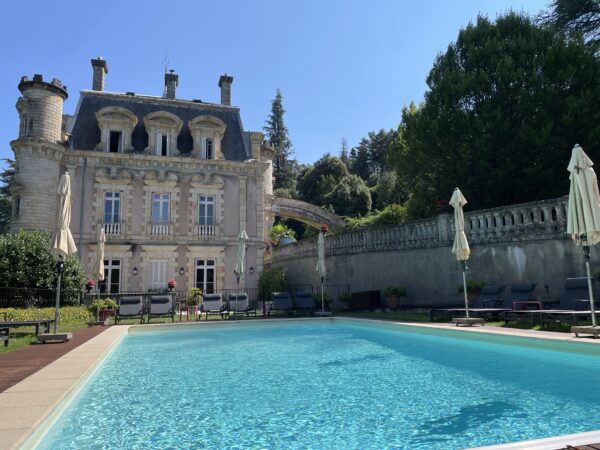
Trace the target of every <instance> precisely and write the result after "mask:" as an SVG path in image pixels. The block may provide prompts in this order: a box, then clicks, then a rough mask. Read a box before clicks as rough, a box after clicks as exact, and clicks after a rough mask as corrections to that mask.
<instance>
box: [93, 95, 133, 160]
mask: <svg viewBox="0 0 600 450" xmlns="http://www.w3.org/2000/svg"><path fill="white" fill-rule="evenodd" d="M96 119H97V120H98V128H100V143H99V144H98V145H97V146H96V149H97V150H101V151H103V152H109V153H123V152H129V151H133V146H132V145H131V134H132V133H133V129H134V128H135V126H136V125H137V123H138V119H137V117H136V116H135V115H134V114H133V113H132V112H131V111H129V110H128V109H126V108H121V107H119V106H108V107H106V108H102V109H101V110H100V111H98V112H97V113H96Z"/></svg>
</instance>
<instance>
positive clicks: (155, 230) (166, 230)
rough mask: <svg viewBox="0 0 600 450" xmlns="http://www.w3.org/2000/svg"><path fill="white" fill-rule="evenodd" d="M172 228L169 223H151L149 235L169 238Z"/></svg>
mask: <svg viewBox="0 0 600 450" xmlns="http://www.w3.org/2000/svg"><path fill="white" fill-rule="evenodd" d="M171 231H172V226H171V224H170V223H151V224H150V234H151V235H152V236H170V235H171Z"/></svg>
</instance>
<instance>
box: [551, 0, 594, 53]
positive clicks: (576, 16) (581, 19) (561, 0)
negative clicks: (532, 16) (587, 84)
mask: <svg viewBox="0 0 600 450" xmlns="http://www.w3.org/2000/svg"><path fill="white" fill-rule="evenodd" d="M548 6H549V9H550V11H549V12H547V13H543V14H541V16H540V18H541V19H542V22H543V23H545V24H546V25H552V26H555V27H556V28H558V29H559V30H560V31H563V32H566V33H572V32H575V33H580V34H581V35H582V36H584V38H585V39H586V41H587V43H588V45H589V46H590V48H592V50H593V51H595V52H596V53H597V52H599V51H600V2H599V1H598V0H551V2H550V4H549V5H548Z"/></svg>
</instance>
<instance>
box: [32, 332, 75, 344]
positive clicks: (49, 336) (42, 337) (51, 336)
mask: <svg viewBox="0 0 600 450" xmlns="http://www.w3.org/2000/svg"><path fill="white" fill-rule="evenodd" d="M72 337H73V333H71V332H70V331H67V332H66V333H42V334H38V337H37V339H38V342H39V343H42V344H45V343H46V342H50V341H61V342H67V341H69V340H71V338H72Z"/></svg>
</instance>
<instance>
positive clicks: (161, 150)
mask: <svg viewBox="0 0 600 450" xmlns="http://www.w3.org/2000/svg"><path fill="white" fill-rule="evenodd" d="M144 125H145V126H146V132H147V133H148V137H149V139H148V147H147V148H146V151H147V152H148V153H150V154H151V155H157V156H175V155H177V154H178V150H177V136H178V135H179V132H180V131H181V127H182V126H183V121H182V120H181V119H180V118H179V117H177V116H176V115H175V114H171V113H169V112H166V111H155V112H153V113H150V114H148V115H147V116H146V117H144Z"/></svg>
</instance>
